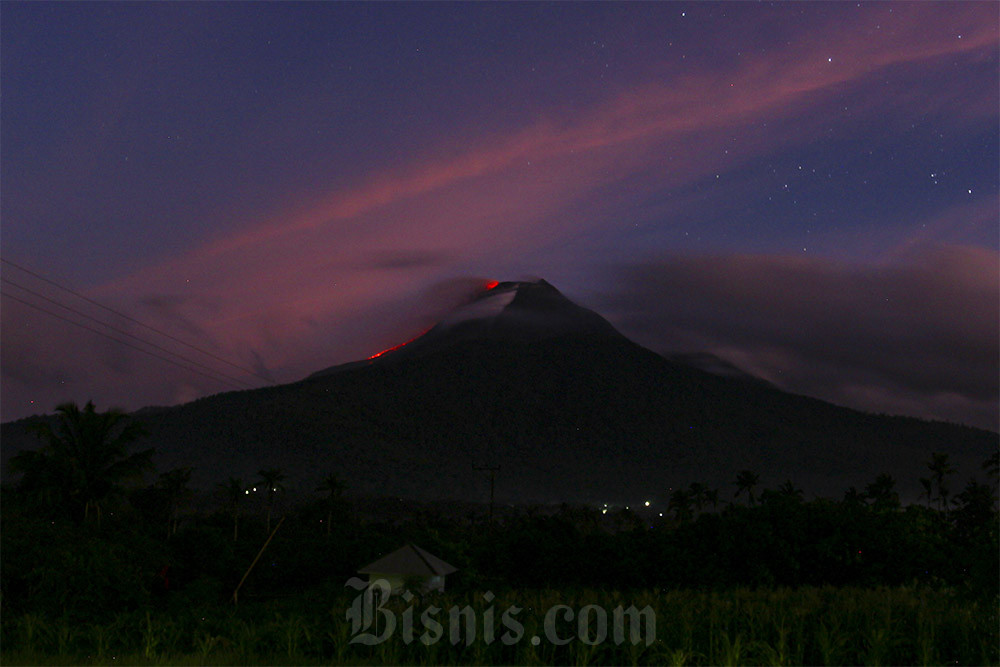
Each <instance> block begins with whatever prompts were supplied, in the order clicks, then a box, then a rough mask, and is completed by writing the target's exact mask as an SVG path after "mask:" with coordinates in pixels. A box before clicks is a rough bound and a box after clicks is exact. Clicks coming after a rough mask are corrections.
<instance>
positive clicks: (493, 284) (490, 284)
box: [486, 280, 500, 290]
mask: <svg viewBox="0 0 1000 667" xmlns="http://www.w3.org/2000/svg"><path fill="white" fill-rule="evenodd" d="M499 284H500V281H498V280H487V281H486V289H487V290H491V289H493V288H494V287H496V286H497V285H499Z"/></svg>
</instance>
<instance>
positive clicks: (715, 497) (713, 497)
mask: <svg viewBox="0 0 1000 667" xmlns="http://www.w3.org/2000/svg"><path fill="white" fill-rule="evenodd" d="M705 502H706V503H708V504H710V505H711V506H712V509H713V510H717V509H719V490H718V489H706V490H705Z"/></svg>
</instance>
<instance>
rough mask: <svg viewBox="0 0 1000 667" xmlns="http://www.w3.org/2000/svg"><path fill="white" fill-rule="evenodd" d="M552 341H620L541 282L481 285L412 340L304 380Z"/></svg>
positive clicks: (619, 336) (600, 320) (603, 322)
mask: <svg viewBox="0 0 1000 667" xmlns="http://www.w3.org/2000/svg"><path fill="white" fill-rule="evenodd" d="M552 338H587V339H591V340H599V339H624V336H622V334H621V333H619V332H618V330H617V329H615V328H614V326H612V325H611V323H610V322H608V321H607V320H606V319H604V318H603V317H601V316H600V315H598V314H597V313H595V312H594V311H592V310H590V309H589V308H584V307H582V306H578V305H577V304H575V303H573V302H572V301H570V300H569V299H567V298H566V297H565V296H564V295H563V294H562V292H560V291H559V290H558V289H556V288H555V287H553V286H552V285H551V284H550V283H549V282H547V281H545V280H537V281H508V282H497V281H495V280H493V281H489V282H486V283H485V284H484V285H483V287H482V289H481V290H480V291H479V292H478V293H477V294H476V295H475V296H474V297H473V298H472V300H471V301H469V302H468V303H466V304H464V305H462V306H460V307H458V308H456V309H455V310H453V311H452V312H451V313H449V314H448V315H447V316H445V317H444V319H442V320H441V321H440V322H438V323H437V324H436V325H435V326H434V327H432V328H431V329H429V330H428V331H427V332H425V333H424V334H422V335H420V336H418V337H417V338H414V339H413V340H411V341H409V342H406V343H403V344H401V345H397V346H395V347H391V348H389V349H387V350H383V351H382V352H379V353H378V354H374V355H372V356H371V357H369V358H368V359H367V360H365V361H362V362H352V363H348V364H342V365H339V366H333V367H331V368H326V369H324V370H321V371H318V372H316V373H313V374H312V375H311V376H310V377H319V376H322V375H328V374H330V373H334V372H337V371H340V370H345V369H347V368H355V367H357V366H358V365H360V364H365V363H386V362H389V361H398V360H400V359H403V358H409V357H412V356H415V355H424V354H428V353H430V352H437V351H439V350H442V349H444V348H447V347H451V346H453V345H455V344H457V343H459V342H463V341H497V342H500V341H502V342H509V343H529V342H538V341H542V340H548V339H552Z"/></svg>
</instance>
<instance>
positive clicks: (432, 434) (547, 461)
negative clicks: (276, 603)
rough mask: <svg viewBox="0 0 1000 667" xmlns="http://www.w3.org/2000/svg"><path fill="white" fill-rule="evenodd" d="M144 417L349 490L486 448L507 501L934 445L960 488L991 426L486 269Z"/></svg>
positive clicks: (430, 473) (160, 431)
mask: <svg viewBox="0 0 1000 667" xmlns="http://www.w3.org/2000/svg"><path fill="white" fill-rule="evenodd" d="M709 362H711V363H709ZM699 365H701V366H703V367H704V366H709V367H710V368H709V370H712V371H713V372H708V371H706V370H704V369H703V368H699V367H698V366H699ZM137 416H138V417H140V418H141V419H142V421H143V422H144V424H145V425H146V427H147V429H148V430H149V432H150V436H149V438H148V439H147V442H146V443H144V446H153V447H155V448H156V450H157V456H156V461H157V464H158V467H159V468H160V469H161V470H166V469H169V468H173V467H177V466H188V465H191V466H194V467H195V475H194V477H193V480H195V481H197V482H198V483H200V484H201V485H203V486H204V487H206V488H208V487H209V486H210V485H211V484H214V483H215V482H218V481H220V480H223V479H225V478H227V477H231V476H233V477H243V478H245V479H252V478H253V477H254V474H255V471H257V470H259V469H261V468H262V467H275V468H280V469H281V470H283V471H284V472H285V473H286V474H287V480H288V481H287V484H286V485H287V486H290V487H291V486H294V485H295V484H296V483H297V484H298V485H299V487H300V488H303V489H306V490H309V489H312V488H314V487H315V485H316V483H317V480H318V479H319V478H321V477H322V476H323V475H325V474H327V473H329V472H335V473H337V474H339V475H341V476H342V477H343V478H344V479H345V480H346V482H347V487H348V490H349V492H352V493H363V494H375V495H384V496H390V495H394V496H398V497H400V498H404V497H413V498H425V499H430V498H453V499H461V500H484V499H485V498H486V497H487V494H488V487H489V482H488V478H486V477H485V475H484V474H483V473H481V472H477V471H475V470H474V469H473V466H475V465H485V464H488V465H499V466H500V467H501V470H500V472H499V473H498V474H497V483H496V493H497V498H498V500H500V501H502V502H517V501H542V502H545V501H563V500H572V501H587V502H598V503H604V502H608V503H612V502H613V503H622V504H627V503H639V502H642V501H643V500H647V499H649V500H653V501H654V502H660V503H663V504H665V503H666V499H667V497H668V496H669V494H670V492H671V489H672V488H677V487H678V486H686V485H687V484H689V483H690V482H693V481H699V482H703V483H707V484H709V485H711V486H716V487H719V488H720V489H721V493H720V498H721V499H723V500H727V499H729V498H731V497H732V493H733V492H734V491H735V487H734V486H733V485H732V481H733V480H734V479H735V477H736V474H737V472H738V471H740V470H743V469H750V470H753V471H754V472H756V473H758V474H759V475H760V478H761V479H760V481H761V485H762V486H768V485H770V486H777V485H778V484H780V483H781V482H783V481H784V480H785V479H792V480H794V482H795V483H796V485H798V486H800V487H802V488H804V489H805V490H806V492H807V493H811V494H818V495H830V496H837V497H839V496H841V495H843V493H844V491H845V490H846V489H847V488H848V487H849V486H851V485H854V486H857V487H858V488H863V487H864V485H866V484H867V483H869V482H871V481H872V480H874V478H875V477H876V476H877V475H878V474H880V473H883V472H888V473H889V474H891V475H893V476H894V477H895V478H896V480H898V482H899V489H900V490H901V492H902V493H903V495H904V498H906V497H910V498H911V499H915V498H916V496H917V493H918V479H919V478H920V477H922V476H926V475H927V470H926V468H925V467H924V463H925V462H926V461H927V460H928V459H929V458H930V453H931V452H932V451H936V452H946V453H948V454H949V456H950V457H951V461H952V463H953V464H954V465H955V467H956V468H957V469H958V471H959V475H958V476H956V478H955V481H954V484H953V486H955V487H956V488H958V487H959V486H960V485H962V484H964V482H965V481H966V479H967V477H968V476H969V475H971V474H973V473H975V472H978V471H979V465H980V463H981V462H982V461H984V460H985V459H986V458H987V457H988V456H989V455H990V454H991V453H992V452H993V451H994V450H995V449H996V447H997V444H998V436H997V434H996V433H992V432H989V431H984V430H980V429H975V428H970V427H965V426H960V425H955V424H947V423H941V422H927V421H921V420H917V419H912V418H904V417H888V416H881V415H872V414H866V413H862V412H858V411H855V410H850V409H847V408H842V407H838V406H835V405H832V404H830V403H826V402H823V401H820V400H816V399H812V398H807V397H803V396H798V395H794V394H790V393H787V392H783V391H780V390H778V389H776V388H774V387H773V386H771V385H769V384H767V383H765V382H762V381H759V380H756V379H754V378H752V377H750V376H747V375H746V374H744V373H742V372H741V371H739V370H738V369H735V367H732V366H730V365H727V364H725V362H721V360H719V363H716V362H715V361H713V360H712V359H710V358H708V357H696V358H694V359H691V358H674V359H668V358H664V357H663V356H660V355H658V354H655V353H654V352H651V351H650V350H647V349H645V348H643V347H641V346H639V345H636V344H635V343H633V342H631V341H630V340H628V339H627V338H625V337H624V336H622V335H621V334H619V333H618V332H617V331H616V330H615V329H614V327H613V326H611V324H609V323H608V322H607V321H606V320H604V318H602V317H601V316H599V315H597V314H596V313H594V312H593V311H590V310H587V309H586V308H582V307H580V306H578V305H576V304H574V303H572V302H571V301H569V300H568V299H566V298H565V297H564V296H562V295H561V294H560V293H559V292H558V290H556V289H555V288H554V287H552V286H551V285H549V284H548V283H546V282H545V281H538V282H517V283H513V282H512V283H498V284H494V285H493V286H492V287H491V288H490V289H486V290H484V291H483V292H482V293H481V294H479V295H478V296H477V297H476V298H475V299H473V300H472V301H471V302H470V303H468V304H466V305H465V306H464V307H462V308H460V309H458V310H457V311H455V313H454V314H453V315H452V316H450V317H447V318H445V320H443V321H442V322H441V323H439V324H438V325H437V326H435V327H434V328H433V329H431V330H430V331H428V332H427V333H426V334H425V335H423V336H421V337H418V338H417V339H416V340H414V341H412V342H410V343H409V344H406V345H403V346H400V347H399V348H397V349H394V350H389V351H386V352H384V353H381V354H379V355H374V356H373V357H372V358H371V359H368V360H364V361H360V362H354V363H351V364H344V365H340V366H334V367H332V368H328V369H325V370H323V371H320V372H317V373H315V374H313V375H312V376H310V377H308V378H306V379H304V380H302V381H300V382H296V383H292V384H287V385H281V386H276V387H268V388H263V389H256V390H250V391H240V392H230V393H225V394H219V395H216V396H210V397H207V398H203V399H199V400H196V401H193V402H191V403H188V404H185V405H181V406H176V407H171V408H155V409H146V410H143V411H140V412H139V413H137ZM33 419H39V418H33ZM30 421H31V420H21V421H19V422H13V423H8V424H4V425H3V433H2V436H3V442H4V458H5V459H6V458H7V457H8V456H10V454H11V453H13V452H16V451H17V450H19V449H21V448H22V447H24V446H25V445H26V444H27V445H28V446H35V445H34V443H33V441H31V440H30V439H28V436H27V435H26V430H25V427H26V425H27V424H28V423H29V422H30Z"/></svg>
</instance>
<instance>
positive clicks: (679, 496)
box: [667, 489, 692, 523]
mask: <svg viewBox="0 0 1000 667" xmlns="http://www.w3.org/2000/svg"><path fill="white" fill-rule="evenodd" d="M691 501H692V494H691V492H690V491H687V490H685V489H677V490H676V491H674V492H673V493H671V494H670V501H669V502H668V503H667V507H668V508H670V509H672V510H673V511H674V517H675V518H676V519H677V520H678V521H679V522H681V523H684V522H686V521H688V520H689V519H690V518H691Z"/></svg>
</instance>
